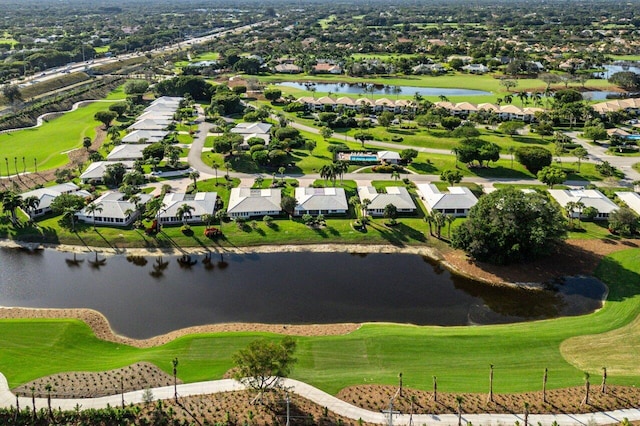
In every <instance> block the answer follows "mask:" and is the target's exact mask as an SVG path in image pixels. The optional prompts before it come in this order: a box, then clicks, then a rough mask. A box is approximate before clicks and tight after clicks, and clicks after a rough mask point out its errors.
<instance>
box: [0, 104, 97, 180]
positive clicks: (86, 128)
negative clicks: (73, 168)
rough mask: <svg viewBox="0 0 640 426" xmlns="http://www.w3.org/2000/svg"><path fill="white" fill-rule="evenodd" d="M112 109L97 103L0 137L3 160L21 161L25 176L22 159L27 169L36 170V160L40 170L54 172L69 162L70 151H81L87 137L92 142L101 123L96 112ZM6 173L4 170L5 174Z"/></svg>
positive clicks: (20, 166)
mask: <svg viewBox="0 0 640 426" xmlns="http://www.w3.org/2000/svg"><path fill="white" fill-rule="evenodd" d="M108 108H109V103H107V102H96V103H93V104H89V105H86V106H83V107H80V108H78V109H77V110H76V111H73V112H70V113H67V114H63V115H62V116H60V117H58V118H56V119H54V120H51V121H49V122H46V123H44V124H43V125H42V126H40V127H38V128H35V129H25V130H19V131H15V132H12V133H5V134H2V135H0V158H4V157H6V158H9V159H10V160H9V163H10V166H11V167H10V171H11V173H15V170H13V164H12V161H11V160H12V159H13V158H14V157H17V158H18V163H19V167H18V170H19V171H20V173H22V171H23V170H22V169H23V167H22V160H21V159H22V157H25V159H26V170H27V171H33V170H34V167H33V160H34V158H35V159H37V164H38V171H44V170H48V169H54V168H57V167H60V166H63V165H65V164H67V163H68V162H69V158H68V156H67V152H69V151H71V150H74V149H77V148H82V140H83V138H84V137H89V138H91V139H93V138H94V137H95V135H96V132H95V128H96V127H97V126H99V125H100V124H101V123H100V122H99V121H96V120H94V119H93V116H94V115H95V113H96V112H98V111H102V110H106V109H108ZM3 172H4V171H3Z"/></svg>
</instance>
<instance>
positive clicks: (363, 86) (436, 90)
mask: <svg viewBox="0 0 640 426" xmlns="http://www.w3.org/2000/svg"><path fill="white" fill-rule="evenodd" d="M276 86H285V87H292V88H295V89H300V90H309V88H310V87H314V88H315V90H317V91H318V92H331V93H334V97H335V96H340V95H341V94H343V93H345V94H351V95H353V94H357V95H361V96H365V95H366V94H378V95H380V94H384V95H396V94H405V95H407V94H408V95H411V96H413V95H414V94H416V93H418V94H420V95H422V96H486V95H491V92H486V91H484V90H472V89H452V88H443V87H413V86H389V85H386V84H370V83H312V82H305V83H298V82H293V81H286V82H283V83H278V84H276ZM397 90H399V91H398V92H397V93H396V91H397Z"/></svg>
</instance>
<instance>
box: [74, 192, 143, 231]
mask: <svg viewBox="0 0 640 426" xmlns="http://www.w3.org/2000/svg"><path fill="white" fill-rule="evenodd" d="M137 196H138V197H139V198H140V200H139V201H138V202H137V205H136V203H133V202H131V201H127V200H125V199H124V197H125V195H124V194H122V193H120V192H107V193H105V194H103V195H101V196H100V197H98V198H96V199H95V200H94V201H93V202H92V203H91V204H93V205H94V206H96V210H95V211H91V208H87V207H85V208H84V209H82V210H81V211H80V212H79V213H78V214H77V217H78V219H79V220H81V221H82V222H85V223H90V224H93V225H96V226H97V225H104V226H123V227H124V226H129V225H131V223H132V222H133V221H134V220H136V218H137V217H138V216H140V209H139V206H140V205H144V204H146V203H147V202H148V201H149V200H150V199H151V198H152V197H151V195H149V194H137Z"/></svg>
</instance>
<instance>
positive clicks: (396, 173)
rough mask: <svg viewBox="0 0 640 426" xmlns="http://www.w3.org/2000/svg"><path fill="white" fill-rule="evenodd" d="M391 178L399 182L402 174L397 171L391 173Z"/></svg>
mask: <svg viewBox="0 0 640 426" xmlns="http://www.w3.org/2000/svg"><path fill="white" fill-rule="evenodd" d="M391 177H392V178H393V179H394V180H395V181H396V182H397V181H398V179H400V173H398V171H397V170H394V171H392V172H391Z"/></svg>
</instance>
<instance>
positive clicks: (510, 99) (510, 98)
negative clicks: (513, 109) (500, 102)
mask: <svg viewBox="0 0 640 426" xmlns="http://www.w3.org/2000/svg"><path fill="white" fill-rule="evenodd" d="M511 102H513V96H512V95H505V96H504V103H506V104H510V103H511Z"/></svg>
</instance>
